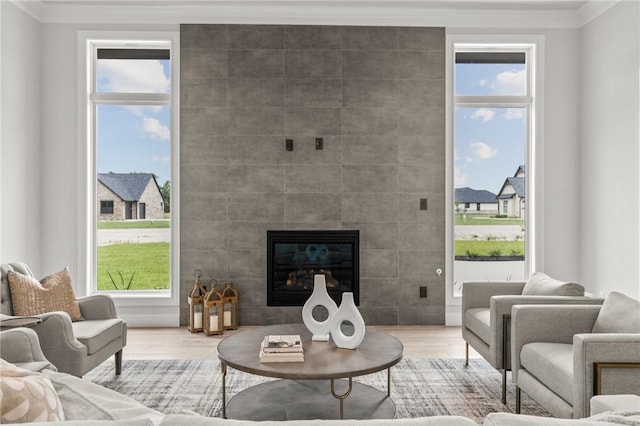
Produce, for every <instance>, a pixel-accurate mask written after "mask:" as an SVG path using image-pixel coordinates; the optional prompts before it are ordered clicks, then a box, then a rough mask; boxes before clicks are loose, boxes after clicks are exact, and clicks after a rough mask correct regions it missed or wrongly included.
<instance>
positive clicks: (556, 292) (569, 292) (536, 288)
mask: <svg viewBox="0 0 640 426" xmlns="http://www.w3.org/2000/svg"><path fill="white" fill-rule="evenodd" d="M522 295H527V296H584V287H582V286H581V285H580V284H576V283H572V282H564V281H558V280H555V279H553V278H551V277H550V276H548V275H547V274H543V273H542V272H534V273H533V275H532V276H531V278H529V281H527V283H526V284H525V285H524V288H523V289H522Z"/></svg>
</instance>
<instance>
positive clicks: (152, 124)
mask: <svg viewBox="0 0 640 426" xmlns="http://www.w3.org/2000/svg"><path fill="white" fill-rule="evenodd" d="M142 128H143V129H144V131H145V132H147V133H149V135H151V137H152V138H153V139H162V140H169V137H170V136H171V132H170V131H169V128H168V127H167V126H165V125H164V124H162V123H160V121H158V120H157V119H155V118H145V119H143V121H142Z"/></svg>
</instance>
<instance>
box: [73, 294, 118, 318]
mask: <svg viewBox="0 0 640 426" xmlns="http://www.w3.org/2000/svg"><path fill="white" fill-rule="evenodd" d="M78 304H79V305H80V313H81V314H82V318H84V319H86V320H99V319H112V318H117V317H118V315H117V314H116V307H115V305H114V303H113V299H112V298H111V297H110V296H108V295H106V294H94V295H92V296H87V297H80V298H78Z"/></svg>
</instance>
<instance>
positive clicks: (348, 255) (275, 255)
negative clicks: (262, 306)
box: [267, 230, 360, 306]
mask: <svg viewBox="0 0 640 426" xmlns="http://www.w3.org/2000/svg"><path fill="white" fill-rule="evenodd" d="M359 236H360V231H357V230H338V231H334V230H332V231H267V305H268V306H302V305H304V303H305V302H306V301H307V299H308V298H309V296H310V295H311V292H312V291H313V281H314V276H315V275H316V274H323V275H324V276H325V280H326V282H327V291H328V293H329V296H330V297H331V298H332V299H333V300H335V302H336V303H337V304H338V305H340V302H341V301H342V293H343V292H352V293H353V298H354V301H355V303H356V305H357V304H359V303H360V301H359V289H360V285H359V280H360V263H359V250H360V248H359Z"/></svg>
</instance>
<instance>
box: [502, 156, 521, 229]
mask: <svg viewBox="0 0 640 426" xmlns="http://www.w3.org/2000/svg"><path fill="white" fill-rule="evenodd" d="M525 196H526V193H525V169H524V166H519V167H518V170H516V173H515V174H514V175H513V177H508V178H507V179H506V180H505V181H504V183H503V184H502V188H501V189H500V192H499V193H498V214H500V215H504V216H508V217H517V218H524V216H525V198H526V197H525Z"/></svg>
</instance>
